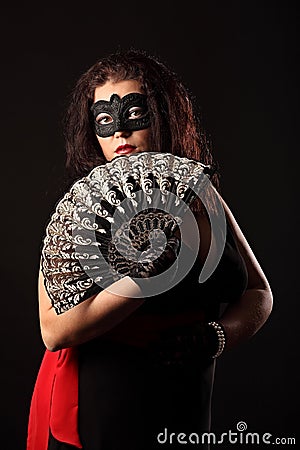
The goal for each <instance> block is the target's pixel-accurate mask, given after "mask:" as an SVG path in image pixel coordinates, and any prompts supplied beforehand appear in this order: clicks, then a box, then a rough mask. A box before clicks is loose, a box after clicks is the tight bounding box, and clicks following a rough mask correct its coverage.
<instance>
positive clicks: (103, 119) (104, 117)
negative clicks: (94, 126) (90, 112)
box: [96, 113, 114, 125]
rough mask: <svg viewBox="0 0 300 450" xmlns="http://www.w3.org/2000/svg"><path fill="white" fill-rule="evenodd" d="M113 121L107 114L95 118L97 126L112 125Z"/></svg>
mask: <svg viewBox="0 0 300 450" xmlns="http://www.w3.org/2000/svg"><path fill="white" fill-rule="evenodd" d="M113 121H114V119H113V118H112V117H111V116H110V115H109V114H107V113H100V114H98V115H97V117H96V122H97V123H98V124H99V125H108V124H110V123H112V122H113Z"/></svg>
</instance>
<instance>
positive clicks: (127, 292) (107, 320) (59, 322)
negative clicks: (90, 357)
mask: <svg viewBox="0 0 300 450" xmlns="http://www.w3.org/2000/svg"><path fill="white" fill-rule="evenodd" d="M113 287H114V292H115V291H116V290H118V291H119V290H120V292H122V295H121V294H120V295H117V294H115V293H112V292H109V291H108V290H104V291H102V292H100V293H99V294H97V295H96V296H94V297H91V298H90V299H87V300H85V301H83V302H82V303H80V304H78V305H76V306H75V307H73V308H71V309H69V310H68V311H65V312H63V313H62V314H59V315H57V314H56V312H55V310H54V308H53V307H52V305H51V300H50V298H49V296H48V294H47V292H46V289H45V286H44V278H43V275H42V272H40V275H39V315H40V327H41V334H42V339H43V341H44V344H45V346H46V347H47V348H48V350H50V351H56V350H59V349H62V348H66V347H72V346H75V345H79V344H82V343H84V342H86V341H88V340H90V339H93V338H96V337H98V336H101V335H102V334H104V333H105V332H107V331H109V330H110V329H112V328H113V327H114V326H116V325H117V324H119V323H120V322H121V321H123V320H124V319H125V318H127V317H128V316H129V315H130V314H131V313H132V312H134V311H135V310H136V309H137V308H138V307H139V306H140V305H142V304H143V302H144V300H143V299H142V298H138V296H139V295H140V293H141V291H140V290H139V288H138V286H137V285H136V284H135V283H134V282H132V281H131V280H130V278H128V277H125V278H123V279H121V280H119V281H117V282H116V283H114V285H113ZM135 296H137V297H135Z"/></svg>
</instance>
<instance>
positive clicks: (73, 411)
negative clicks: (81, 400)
mask: <svg viewBox="0 0 300 450" xmlns="http://www.w3.org/2000/svg"><path fill="white" fill-rule="evenodd" d="M49 429H51V433H52V435H53V436H54V437H55V439H57V440H58V441H61V442H65V443H67V444H71V445H73V446H75V447H77V448H82V445H81V443H80V439H79V434H78V358H77V351H76V348H67V349H63V350H59V351H57V352H50V351H49V350H46V351H45V354H44V357H43V360H42V363H41V367H40V370H39V373H38V376H37V380H36V383H35V387H34V390H33V395H32V399H31V405H30V412H29V422H28V433H27V447H26V450H47V447H48V439H49Z"/></svg>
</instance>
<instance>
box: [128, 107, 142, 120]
mask: <svg viewBox="0 0 300 450" xmlns="http://www.w3.org/2000/svg"><path fill="white" fill-rule="evenodd" d="M145 114H146V110H145V108H141V107H140V106H133V107H132V108H130V109H129V111H128V119H139V118H140V117H143V116H144V115H145Z"/></svg>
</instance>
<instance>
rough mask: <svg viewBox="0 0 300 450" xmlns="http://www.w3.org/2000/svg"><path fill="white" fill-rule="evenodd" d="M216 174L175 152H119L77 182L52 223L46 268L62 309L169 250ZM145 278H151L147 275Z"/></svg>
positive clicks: (55, 299) (50, 290)
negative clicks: (184, 218) (194, 202)
mask: <svg viewBox="0 0 300 450" xmlns="http://www.w3.org/2000/svg"><path fill="white" fill-rule="evenodd" d="M211 174H212V168H211V167H210V166H207V165H204V164H202V163H201V162H199V161H196V160H193V159H189V158H184V157H178V156H174V155H172V154H170V153H157V152H144V153H139V154H133V155H130V156H118V157H116V158H115V159H113V160H112V161H110V162H108V163H106V164H104V165H100V166H97V167H95V168H94V169H93V170H92V171H91V172H90V173H89V175H87V176H86V177H83V178H82V179H80V180H78V181H76V182H75V183H74V184H73V186H72V187H71V188H70V189H69V191H68V192H67V193H66V194H65V195H64V196H63V198H62V199H61V200H60V201H59V202H58V204H57V205H56V208H55V212H54V214H53V215H52V216H51V219H50V222H49V224H48V226H47V228H46V235H45V238H44V241H43V248H42V263H41V264H42V265H41V269H42V272H43V275H44V278H45V287H46V290H47V292H48V295H49V297H50V299H51V301H52V304H53V307H54V308H55V310H56V312H57V314H60V313H62V312H64V311H66V310H68V309H70V308H72V307H73V306H75V305H76V304H78V303H80V302H82V301H83V300H85V299H87V298H89V297H91V296H92V295H94V294H96V293H98V292H99V291H101V290H103V289H105V288H107V287H108V286H110V285H111V284H112V283H114V282H115V281H117V280H119V279H120V278H123V277H125V276H127V275H129V276H130V275H132V273H135V274H136V276H137V277H138V276H139V275H138V274H139V268H142V267H143V265H144V264H149V262H150V263H151V261H152V260H155V259H156V258H158V257H159V255H161V254H162V252H163V251H164V249H165V245H166V241H167V240H168V239H169V238H171V237H172V236H173V235H174V234H175V233H176V230H178V227H180V224H181V221H182V217H183V216H184V214H186V212H187V210H189V206H190V205H191V203H192V202H193V200H194V199H195V197H196V196H197V194H198V193H199V192H200V191H203V190H204V188H205V186H206V185H207V183H208V181H209V178H210V176H211ZM141 276H143V275H141Z"/></svg>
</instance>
